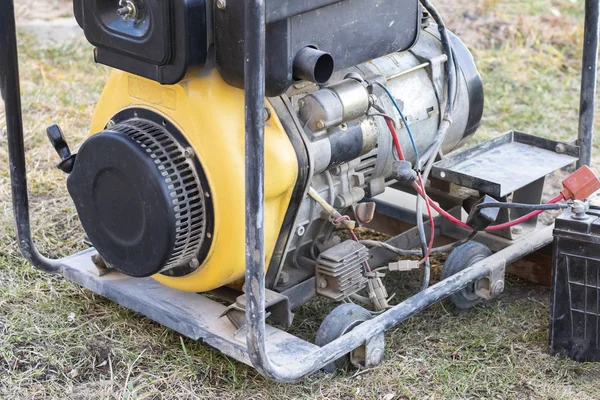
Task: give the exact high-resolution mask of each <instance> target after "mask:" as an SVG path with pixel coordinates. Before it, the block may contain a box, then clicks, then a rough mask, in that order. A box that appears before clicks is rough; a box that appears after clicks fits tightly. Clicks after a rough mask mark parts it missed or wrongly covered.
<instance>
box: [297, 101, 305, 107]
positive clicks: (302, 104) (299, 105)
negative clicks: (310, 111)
mask: <svg viewBox="0 0 600 400" xmlns="http://www.w3.org/2000/svg"><path fill="white" fill-rule="evenodd" d="M305 105H306V102H305V101H304V99H300V100H298V108H303V107H304V106H305Z"/></svg>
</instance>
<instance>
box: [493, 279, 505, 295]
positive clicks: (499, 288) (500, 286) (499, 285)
mask: <svg viewBox="0 0 600 400" xmlns="http://www.w3.org/2000/svg"><path fill="white" fill-rule="evenodd" d="M502 292H504V281H497V282H496V283H494V285H493V286H492V290H491V293H490V295H492V296H497V295H499V294H500V293H502Z"/></svg>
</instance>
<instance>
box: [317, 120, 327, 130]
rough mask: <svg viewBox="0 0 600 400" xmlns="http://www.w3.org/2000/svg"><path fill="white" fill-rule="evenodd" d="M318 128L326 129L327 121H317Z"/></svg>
mask: <svg viewBox="0 0 600 400" xmlns="http://www.w3.org/2000/svg"><path fill="white" fill-rule="evenodd" d="M317 128H319V129H325V121H323V120H320V121H319V122H317Z"/></svg>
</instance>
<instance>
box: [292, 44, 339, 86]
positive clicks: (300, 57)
mask: <svg viewBox="0 0 600 400" xmlns="http://www.w3.org/2000/svg"><path fill="white" fill-rule="evenodd" d="M334 67H335V63H334V60H333V57H332V56H331V54H329V53H325V52H324V51H320V50H317V49H315V48H312V47H305V48H303V49H302V50H300V51H299V52H298V54H296V58H294V79H300V80H305V81H309V82H314V83H319V84H324V83H325V82H327V81H328V80H329V78H331V75H332V74H333V70H334Z"/></svg>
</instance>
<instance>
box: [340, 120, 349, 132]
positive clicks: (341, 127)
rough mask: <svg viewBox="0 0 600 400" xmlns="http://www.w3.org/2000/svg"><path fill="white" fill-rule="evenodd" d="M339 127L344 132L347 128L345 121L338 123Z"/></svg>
mask: <svg viewBox="0 0 600 400" xmlns="http://www.w3.org/2000/svg"><path fill="white" fill-rule="evenodd" d="M340 129H341V130H342V131H344V132H346V131H347V130H348V124H347V123H345V122H344V123H343V124H341V125H340Z"/></svg>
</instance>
